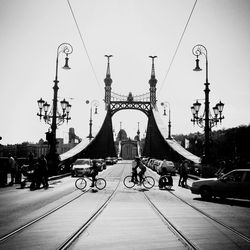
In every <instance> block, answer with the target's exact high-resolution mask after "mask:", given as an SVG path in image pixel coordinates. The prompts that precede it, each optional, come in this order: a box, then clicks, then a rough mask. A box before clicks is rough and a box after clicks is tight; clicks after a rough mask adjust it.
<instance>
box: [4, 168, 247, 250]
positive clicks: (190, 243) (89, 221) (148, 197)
mask: <svg viewBox="0 0 250 250" xmlns="http://www.w3.org/2000/svg"><path fill="white" fill-rule="evenodd" d="M125 168H126V164H124V166H122V168H121V169H120V170H119V173H118V174H117V176H119V177H112V176H110V175H111V173H110V172H107V173H106V176H105V177H108V176H109V177H110V179H112V178H114V179H116V180H118V181H117V182H115V184H114V187H112V190H111V191H110V193H109V194H108V195H107V197H106V196H105V197H106V198H105V199H103V200H102V201H101V202H99V203H98V207H97V208H95V209H93V210H92V211H94V212H91V214H90V215H89V216H88V217H87V218H85V219H84V220H82V221H81V223H80V225H79V226H77V227H75V228H74V230H70V231H69V234H68V236H67V237H64V238H62V237H61V238H60V242H57V244H56V245H54V246H56V247H53V249H60V250H61V249H68V248H71V246H73V245H74V244H77V241H78V239H80V238H81V235H82V234H83V233H84V232H85V231H86V230H87V228H89V227H90V226H91V225H95V223H94V222H95V221H96V219H97V218H98V217H99V216H100V215H101V214H102V213H103V211H104V210H105V208H107V206H108V205H109V204H110V203H111V201H112V200H113V198H114V197H115V196H116V194H117V191H118V187H119V186H121V185H122V184H121V183H122V180H123V175H124V170H125ZM105 177H104V178H105ZM89 190H90V189H89ZM89 190H85V191H83V192H81V194H79V195H78V196H77V197H75V198H73V199H71V200H69V201H67V202H65V203H64V204H62V205H60V206H58V207H56V208H55V209H53V210H51V211H49V212H47V213H46V214H44V215H42V216H40V217H38V218H37V219H35V220H33V221H31V222H29V223H27V224H25V225H24V226H22V227H20V228H18V229H16V230H14V231H13V232H10V233H9V234H7V235H5V236H3V237H1V238H0V248H1V247H2V246H3V247H4V244H5V243H6V242H7V244H8V242H10V244H13V242H15V237H16V236H18V235H19V234H21V233H22V232H25V230H27V229H28V228H30V227H32V226H34V228H35V230H36V225H38V224H39V222H42V221H43V220H46V218H47V219H48V218H49V217H50V216H52V218H53V216H54V215H55V214H57V213H58V212H59V213H60V211H61V210H62V209H63V208H65V207H67V205H69V204H72V203H74V201H75V202H77V200H78V199H79V198H80V197H81V196H83V195H84V194H86V193H89ZM133 192H135V193H140V194H141V195H142V196H143V197H144V198H143V200H145V202H146V203H147V204H148V205H149V206H150V207H151V208H152V210H153V211H154V213H155V214H156V215H157V216H158V217H159V219H160V220H161V221H162V222H163V223H164V224H165V225H166V226H167V228H168V230H169V231H171V233H172V235H174V237H175V238H176V241H179V242H181V243H182V245H183V248H186V249H202V247H200V246H199V244H197V243H196V242H195V240H193V239H192V240H191V239H190V235H186V232H185V231H183V230H181V228H179V226H178V224H175V221H173V220H171V219H170V218H168V214H167V213H166V210H162V206H161V204H160V205H159V204H158V203H157V200H155V199H156V198H154V196H153V195H152V192H151V191H149V192H148V193H147V192H137V190H134V191H133ZM153 192H155V191H153ZM138 195H139V194H138ZM164 195H165V194H164ZM166 195H170V196H171V197H173V199H174V200H178V202H181V203H183V204H185V207H189V209H192V210H195V212H196V213H199V214H200V215H202V217H204V218H206V221H210V222H208V223H211V224H212V225H214V224H217V225H218V226H215V228H219V227H222V228H223V230H224V229H225V230H228V231H229V232H230V233H231V234H234V236H235V237H238V238H240V239H241V240H243V241H245V242H246V244H248V243H250V238H249V237H248V236H246V235H244V234H242V233H240V232H238V231H237V230H235V229H234V228H232V227H230V226H228V225H226V224H225V223H223V222H222V221H219V220H218V219H216V218H213V217H212V216H210V215H209V214H208V213H206V212H204V211H202V210H201V209H199V208H197V207H195V206H194V205H193V204H191V203H189V202H187V201H186V200H184V199H183V198H181V197H180V196H178V195H176V194H175V193H174V192H173V191H169V192H166ZM143 203H144V202H143ZM165 204H166V203H165ZM143 206H144V205H143ZM225 230H224V231H225ZM219 231H220V230H219ZM225 234H226V233H225ZM226 237H228V238H229V236H226ZM2 243H3V245H2ZM239 248H240V247H239ZM3 249H4V248H3ZM6 249H8V248H6ZM9 249H12V248H9ZM13 249H25V248H22V247H21V248H13ZM245 249H247V248H245Z"/></svg>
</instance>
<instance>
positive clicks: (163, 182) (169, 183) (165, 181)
mask: <svg viewBox="0 0 250 250" xmlns="http://www.w3.org/2000/svg"><path fill="white" fill-rule="evenodd" d="M158 185H159V188H160V189H163V188H166V189H171V188H172V187H173V178H172V176H171V174H166V175H163V176H161V177H160V179H159V184H158Z"/></svg>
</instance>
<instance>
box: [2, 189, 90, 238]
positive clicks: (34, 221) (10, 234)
mask: <svg viewBox="0 0 250 250" xmlns="http://www.w3.org/2000/svg"><path fill="white" fill-rule="evenodd" d="M89 190H90V188H89V189H87V190H84V191H83V192H82V193H81V194H79V195H78V196H76V197H74V198H72V199H70V200H68V201H66V202H64V203H63V204H61V205H59V206H57V207H56V208H53V209H51V210H50V211H48V212H46V213H44V214H42V215H41V216H39V217H37V218H35V219H33V220H31V221H29V222H28V223H26V224H24V225H23V226H21V227H19V228H17V229H15V230H13V231H12V232H10V233H7V234H5V235H4V236H2V237H1V238H0V243H1V242H3V241H5V240H7V239H8V238H10V237H12V236H14V235H16V234H18V233H20V232H21V231H23V230H25V229H26V228H28V227H30V226H31V225H33V224H35V223H37V222H39V221H40V220H42V219H44V218H46V217H48V216H49V215H51V214H53V213H55V212H57V211H58V210H59V209H61V208H63V207H65V206H66V205H68V204H69V203H71V202H73V201H75V200H76V199H79V198H80V197H81V196H82V195H83V194H85V193H87V192H88V191H89Z"/></svg>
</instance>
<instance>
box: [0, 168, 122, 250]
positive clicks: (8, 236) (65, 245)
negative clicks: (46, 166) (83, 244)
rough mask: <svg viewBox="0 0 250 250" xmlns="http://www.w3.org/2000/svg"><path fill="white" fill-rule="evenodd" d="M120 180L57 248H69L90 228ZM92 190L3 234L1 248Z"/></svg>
mask: <svg viewBox="0 0 250 250" xmlns="http://www.w3.org/2000/svg"><path fill="white" fill-rule="evenodd" d="M124 168H125V167H123V169H122V172H123V171H124ZM109 175H110V173H109V172H108V173H107V174H106V175H105V176H106V177H107V176H109ZM120 182H121V178H120V179H119V181H118V184H117V185H116V187H115V189H114V190H113V191H112V192H111V194H110V195H109V196H108V198H106V199H105V201H104V202H102V204H101V205H100V206H99V208H98V209H96V210H95V211H94V212H93V213H92V214H91V216H90V217H89V218H87V219H86V220H85V221H84V223H83V224H82V225H81V226H80V227H79V228H78V229H77V230H75V232H74V233H72V234H71V235H70V237H68V238H67V239H66V240H65V241H63V240H62V241H61V243H60V244H58V245H57V246H59V247H55V249H67V248H68V247H69V246H70V245H71V244H72V243H73V242H74V241H75V240H76V239H77V238H78V237H79V235H80V234H81V233H82V232H84V230H86V229H87V228H88V226H89V225H91V224H92V223H93V222H94V220H95V219H96V218H97V217H98V216H99V215H100V214H101V213H102V211H103V210H104V209H105V207H106V206H107V205H108V204H109V203H110V201H111V200H112V198H113V197H114V195H115V193H116V190H117V188H118V187H119V185H120ZM90 190H93V189H92V188H88V189H86V190H83V191H81V193H80V194H79V195H77V196H76V197H74V198H72V199H70V200H68V201H66V202H64V203H63V204H61V205H59V206H57V207H56V208H53V209H51V210H50V211H48V212H46V213H44V214H42V215H41V216H39V217H37V218H35V219H33V220H32V221H29V222H28V223H26V224H24V225H23V226H21V227H19V228H17V229H15V230H13V231H12V232H10V233H8V234H5V235H4V236H2V237H1V238H0V248H1V245H2V244H7V245H8V242H10V244H13V243H11V241H13V240H14V239H15V237H16V236H18V235H19V234H21V233H22V232H25V230H27V229H29V228H30V227H31V226H34V227H35V228H36V226H37V225H39V222H42V221H43V220H46V219H47V218H48V217H49V216H52V218H53V215H54V214H56V213H57V212H60V210H61V209H63V208H65V207H67V205H69V204H71V203H73V202H74V201H77V200H78V199H79V198H80V197H82V196H83V195H84V194H86V193H89V191H90ZM75 191H76V190H75ZM78 191H79V190H78ZM14 241H15V240H14ZM62 242H63V243H62ZM7 248H8V247H7ZM28 248H29V247H28ZM8 249H9V248H8ZM11 249H12V248H11ZM21 249H23V248H21Z"/></svg>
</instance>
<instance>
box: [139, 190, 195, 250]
mask: <svg viewBox="0 0 250 250" xmlns="http://www.w3.org/2000/svg"><path fill="white" fill-rule="evenodd" d="M143 194H144V197H145V199H146V200H147V202H148V203H149V205H150V206H151V207H152V209H153V210H154V211H155V213H156V214H157V215H158V216H159V217H160V218H161V220H162V221H163V222H164V224H166V225H167V227H168V228H169V230H170V231H171V232H173V234H174V235H176V236H177V238H178V239H180V241H181V242H182V243H183V245H184V246H185V247H187V249H193V250H197V249H199V248H197V246H195V245H194V244H193V243H192V242H191V241H190V240H189V239H188V238H187V237H185V235H184V234H183V233H182V232H181V231H180V230H179V229H178V228H177V227H176V226H175V225H174V224H173V223H171V221H170V220H169V219H168V218H167V217H166V216H165V215H164V214H163V213H162V212H161V211H160V209H159V208H158V207H157V206H156V205H155V204H154V203H153V202H152V201H151V200H150V198H149V197H148V195H146V194H145V192H144V193H143Z"/></svg>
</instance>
